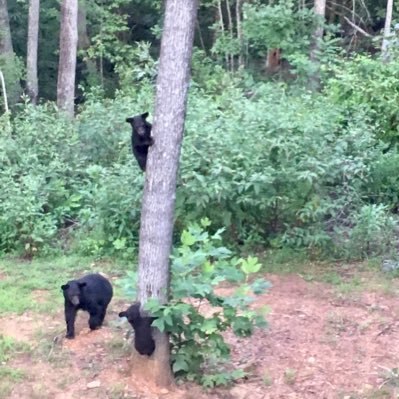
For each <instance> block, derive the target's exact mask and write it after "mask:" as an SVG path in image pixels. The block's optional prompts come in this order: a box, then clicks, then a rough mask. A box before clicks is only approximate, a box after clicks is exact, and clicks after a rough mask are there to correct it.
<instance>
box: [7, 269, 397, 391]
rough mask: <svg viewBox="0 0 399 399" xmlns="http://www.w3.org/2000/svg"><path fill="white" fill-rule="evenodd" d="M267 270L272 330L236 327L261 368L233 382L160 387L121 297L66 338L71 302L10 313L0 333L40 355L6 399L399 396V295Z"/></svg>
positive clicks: (28, 357)
mask: <svg viewBox="0 0 399 399" xmlns="http://www.w3.org/2000/svg"><path fill="white" fill-rule="evenodd" d="M267 279H268V280H270V281H271V282H272V283H273V287H272V288H271V289H270V290H269V291H268V292H267V293H266V294H264V295H262V296H260V297H258V298H257V300H256V302H255V303H254V306H255V307H260V306H263V305H268V306H270V308H271V313H270V314H269V315H268V316H267V319H268V321H269V329H267V330H257V331H256V332H255V333H254V335H253V336H252V337H249V338H237V337H235V336H234V335H233V334H231V333H227V334H226V339H227V340H228V341H229V342H230V343H231V346H232V362H233V363H234V365H236V366H239V367H242V368H244V369H245V370H246V371H248V372H250V373H251V375H250V376H249V377H248V378H247V379H246V380H244V381H241V382H239V383H237V384H236V385H234V386H232V387H229V388H226V389H221V388H218V389H215V390H213V391H210V392H205V391H203V390H201V388H199V387H196V386H194V385H185V386H183V387H179V388H176V389H174V390H159V389H157V388H156V387H149V386H147V385H146V382H145V381H142V380H141V379H140V378H135V375H134V374H132V369H134V367H132V366H133V363H134V362H136V361H137V356H139V355H137V354H135V353H134V352H133V351H132V349H131V346H130V344H128V343H127V341H126V340H125V338H124V335H125V332H126V329H127V328H128V326H127V325H123V326H122V327H121V326H120V323H119V319H118V316H117V312H118V311H119V308H120V306H119V305H117V304H115V303H113V304H112V305H111V308H110V311H109V313H108V314H107V318H106V320H107V323H106V325H105V326H104V327H103V328H101V329H100V330H97V331H93V332H91V331H89V329H88V327H87V317H86V315H85V314H84V313H82V314H80V315H79V317H78V319H77V322H76V331H77V336H76V338H75V339H74V340H66V339H64V338H63V335H64V329H65V325H64V321H63V312H62V309H60V311H59V312H58V313H57V315H55V316H51V317H50V316H47V317H43V316H40V315H38V314H33V313H32V314H25V315H21V316H11V317H4V318H1V319H0V334H4V335H7V336H11V337H14V338H15V339H16V340H19V341H24V342H30V343H31V344H32V353H31V354H25V355H23V356H20V357H18V358H16V359H15V360H14V361H13V362H12V366H13V367H15V368H16V369H20V370H23V371H25V372H26V375H27V378H25V379H24V380H23V381H20V382H16V383H15V385H14V386H13V389H12V391H11V393H10V394H9V395H8V396H5V398H6V397H8V398H11V399H16V398H21V399H25V398H26V399H29V398H39V397H40V398H43V399H46V398H52V399H74V398H88V399H91V398H98V399H106V398H109V399H117V398H148V399H156V398H170V399H180V398H184V399H190V398H196V399H201V398H221V399H278V398H300V399H307V398H317V399H324V398H325V399H340V398H342V399H350V398H351V399H357V398H359V399H360V398H361V399H367V398H396V397H397V395H398V394H399V390H398V388H397V386H396V385H398V386H399V379H395V378H394V377H392V376H393V375H394V374H392V373H391V374H390V373H389V372H390V370H394V369H395V368H397V367H399V345H397V343H398V342H399V321H398V312H399V299H398V298H397V297H396V296H393V295H384V294H382V293H379V292H372V291H367V292H363V293H357V294H356V295H353V296H350V295H349V296H339V295H337V293H336V292H335V291H334V289H333V287H332V286H330V285H328V284H323V283H316V282H311V283H309V282H306V281H304V280H303V279H302V278H301V277H299V276H297V275H287V276H276V275H268V276H267ZM229 290H230V289H228V288H224V289H223V290H221V291H223V292H224V293H226V294H228V293H229ZM39 297H40V298H41V296H40V295H39ZM38 330H39V331H40V332H41V334H42V335H41V337H40V338H38V333H37V331H38ZM389 375H390V378H388V376H389ZM136 377H138V376H136Z"/></svg>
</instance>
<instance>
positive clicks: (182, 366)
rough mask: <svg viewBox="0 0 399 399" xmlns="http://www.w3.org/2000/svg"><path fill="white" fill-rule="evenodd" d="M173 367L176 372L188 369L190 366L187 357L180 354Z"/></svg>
mask: <svg viewBox="0 0 399 399" xmlns="http://www.w3.org/2000/svg"><path fill="white" fill-rule="evenodd" d="M172 369H173V372H174V373H177V372H179V371H188V370H189V366H188V363H187V361H186V359H184V358H183V357H182V356H178V357H177V358H176V359H175V361H174V363H173V366H172Z"/></svg>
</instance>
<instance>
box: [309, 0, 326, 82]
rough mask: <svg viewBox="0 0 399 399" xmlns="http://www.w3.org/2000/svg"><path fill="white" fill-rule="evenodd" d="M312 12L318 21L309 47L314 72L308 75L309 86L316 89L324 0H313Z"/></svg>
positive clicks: (324, 7)
mask: <svg viewBox="0 0 399 399" xmlns="http://www.w3.org/2000/svg"><path fill="white" fill-rule="evenodd" d="M314 13H315V14H316V15H317V17H318V18H319V19H318V23H317V26H316V29H315V31H314V32H313V38H312V45H311V49H310V59H311V60H312V61H313V63H314V64H315V72H314V73H313V74H312V76H311V77H310V84H311V87H312V88H314V89H317V88H318V87H319V86H320V78H319V71H318V69H319V68H318V64H319V61H318V54H317V53H318V52H319V43H320V40H321V39H322V37H323V33H324V28H323V25H324V21H325V17H326V0H314Z"/></svg>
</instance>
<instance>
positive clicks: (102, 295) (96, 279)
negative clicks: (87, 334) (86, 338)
mask: <svg viewBox="0 0 399 399" xmlns="http://www.w3.org/2000/svg"><path fill="white" fill-rule="evenodd" d="M61 289H62V291H63V293H64V299H65V321H66V326H67V333H66V337H67V338H74V337H75V318H76V313H77V311H78V310H79V309H81V310H85V311H87V312H89V314H90V318H89V327H90V329H91V330H95V329H96V328H99V327H100V326H101V325H102V323H103V321H104V317H105V313H106V311H107V306H108V304H109V303H110V301H111V298H112V285H111V283H110V282H109V281H108V280H107V279H106V278H105V277H103V276H102V275H101V274H88V275H86V276H84V277H82V278H80V279H79V280H71V281H68V282H67V283H66V284H64V285H62V286H61Z"/></svg>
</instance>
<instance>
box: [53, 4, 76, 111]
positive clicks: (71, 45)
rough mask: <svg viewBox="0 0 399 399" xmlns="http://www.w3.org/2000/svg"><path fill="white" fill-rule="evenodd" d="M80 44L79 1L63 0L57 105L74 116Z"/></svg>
mask: <svg viewBox="0 0 399 399" xmlns="http://www.w3.org/2000/svg"><path fill="white" fill-rule="evenodd" d="M77 44H78V1H77V0H63V3H62V6H61V32H60V58H59V61H58V81H57V105H58V107H59V108H60V109H62V110H63V111H65V113H66V114H67V115H68V116H70V117H71V118H73V116H74V98H75V75H76V53H77Z"/></svg>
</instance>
